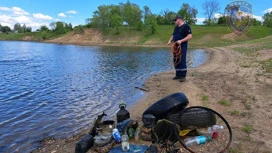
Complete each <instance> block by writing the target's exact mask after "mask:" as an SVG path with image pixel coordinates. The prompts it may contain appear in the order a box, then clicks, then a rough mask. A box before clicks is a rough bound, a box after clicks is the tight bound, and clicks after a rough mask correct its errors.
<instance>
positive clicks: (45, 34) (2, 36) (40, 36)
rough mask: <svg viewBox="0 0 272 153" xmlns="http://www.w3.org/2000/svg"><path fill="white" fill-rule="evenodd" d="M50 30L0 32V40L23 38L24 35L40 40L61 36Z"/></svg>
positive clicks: (33, 39)
mask: <svg viewBox="0 0 272 153" xmlns="http://www.w3.org/2000/svg"><path fill="white" fill-rule="evenodd" d="M61 36H63V35H58V34H56V33H54V32H52V31H44V32H27V33H8V34H6V33H1V34H0V40H23V39H24V38H26V37H30V38H31V40H32V41H41V40H45V39H54V38H58V37H61Z"/></svg>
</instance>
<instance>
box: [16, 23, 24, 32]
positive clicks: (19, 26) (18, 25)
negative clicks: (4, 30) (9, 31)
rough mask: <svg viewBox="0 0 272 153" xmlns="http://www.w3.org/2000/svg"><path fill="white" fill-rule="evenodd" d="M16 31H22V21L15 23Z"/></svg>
mask: <svg viewBox="0 0 272 153" xmlns="http://www.w3.org/2000/svg"><path fill="white" fill-rule="evenodd" d="M14 31H17V32H19V33H20V32H21V31H22V27H21V25H20V23H16V24H15V25H14Z"/></svg>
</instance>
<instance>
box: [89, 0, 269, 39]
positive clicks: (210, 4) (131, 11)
mask: <svg viewBox="0 0 272 153" xmlns="http://www.w3.org/2000/svg"><path fill="white" fill-rule="evenodd" d="M202 8H203V14H204V15H205V16H206V19H205V21H204V22H203V24H204V25H208V26H210V25H225V26H226V25H227V18H228V16H226V15H225V14H224V13H221V14H222V15H221V16H220V17H219V18H214V17H213V16H214V14H215V13H217V12H218V11H219V10H220V4H219V2H218V1H216V0H207V1H205V2H204V3H203V4H202ZM198 13H199V12H198V10H197V9H195V8H194V7H192V6H190V5H189V4H188V3H183V4H182V5H181V6H180V9H179V10H178V11H177V12H173V11H170V10H169V9H166V10H163V11H161V12H160V13H159V14H154V13H152V11H151V10H150V8H149V7H148V6H144V7H143V8H142V9H141V8H140V7H139V5H137V4H135V3H131V2H130V1H127V2H126V3H119V4H118V5H100V6H98V8H97V10H96V11H94V12H93V16H92V18H88V19H86V23H87V26H88V27H91V28H102V29H105V28H115V29H116V33H117V34H118V33H119V30H118V28H119V27H121V26H127V27H128V29H129V28H131V27H134V28H136V29H137V30H142V29H143V28H149V29H150V30H151V32H152V33H154V32H155V31H156V27H157V25H172V24H174V22H173V19H174V18H175V16H176V15H181V16H182V17H183V18H184V20H185V22H186V23H187V24H190V25H194V24H196V22H197V19H196V16H197V14H198ZM263 19H264V22H263V25H265V26H268V27H269V26H271V27H272V15H271V12H270V13H266V14H265V15H264V16H263ZM252 25H253V26H259V25H262V23H261V21H258V20H257V19H255V18H253V19H252Z"/></svg>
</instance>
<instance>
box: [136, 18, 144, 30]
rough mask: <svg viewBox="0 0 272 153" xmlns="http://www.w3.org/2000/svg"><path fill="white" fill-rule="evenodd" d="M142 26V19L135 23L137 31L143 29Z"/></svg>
mask: <svg viewBox="0 0 272 153" xmlns="http://www.w3.org/2000/svg"><path fill="white" fill-rule="evenodd" d="M143 27H144V23H143V21H142V20H140V21H139V22H138V23H137V25H136V30H138V31H142V30H143Z"/></svg>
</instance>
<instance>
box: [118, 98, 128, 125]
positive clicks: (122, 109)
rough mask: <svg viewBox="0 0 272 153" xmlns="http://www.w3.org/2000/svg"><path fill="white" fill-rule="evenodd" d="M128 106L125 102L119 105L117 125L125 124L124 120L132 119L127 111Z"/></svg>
mask: <svg viewBox="0 0 272 153" xmlns="http://www.w3.org/2000/svg"><path fill="white" fill-rule="evenodd" d="M126 106H127V105H126V103H125V102H122V103H121V104H120V105H119V108H120V110H119V111H118V112H117V114H116V118H117V123H120V122H123V121H124V120H126V119H128V118H130V114H129V112H128V110H126Z"/></svg>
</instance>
